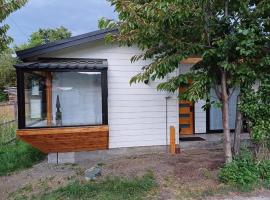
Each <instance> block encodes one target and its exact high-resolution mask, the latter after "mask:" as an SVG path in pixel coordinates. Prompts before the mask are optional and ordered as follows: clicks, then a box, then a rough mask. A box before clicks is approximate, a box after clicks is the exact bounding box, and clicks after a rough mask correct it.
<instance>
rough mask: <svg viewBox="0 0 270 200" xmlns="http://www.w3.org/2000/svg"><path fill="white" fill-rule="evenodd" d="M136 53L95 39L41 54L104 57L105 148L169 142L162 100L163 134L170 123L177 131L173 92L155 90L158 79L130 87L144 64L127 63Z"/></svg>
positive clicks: (140, 62)
mask: <svg viewBox="0 0 270 200" xmlns="http://www.w3.org/2000/svg"><path fill="white" fill-rule="evenodd" d="M139 53H140V51H139V50H138V49H137V48H128V47H126V48H125V47H121V48H120V47H118V45H116V44H115V45H105V44H104V41H99V42H96V43H94V44H93V43H91V44H84V45H81V46H79V47H72V48H67V49H64V50H61V51H58V52H54V53H51V54H47V55H43V56H44V57H63V58H69V57H70V58H104V59H107V60H108V118H109V119H108V123H109V148H118V147H133V146H151V145H166V143H167V141H168V142H169V138H167V140H166V101H167V128H168V129H167V135H168V136H169V126H171V125H173V126H175V128H176V132H178V131H177V130H179V127H178V126H179V125H178V124H179V123H178V120H179V119H178V100H177V95H176V94H168V93H165V92H158V91H157V90H156V85H157V84H158V83H159V82H160V81H156V82H151V81H150V83H149V84H147V85H146V84H144V83H140V84H132V85H131V86H130V84H129V80H130V78H131V77H132V76H133V75H135V74H137V73H138V72H140V71H141V68H142V67H143V66H144V65H145V64H147V61H139V62H136V63H131V62H130V58H131V57H132V56H133V55H135V54H139ZM166 97H169V98H166ZM176 138H178V137H176ZM176 142H177V143H178V142H179V140H178V139H176Z"/></svg>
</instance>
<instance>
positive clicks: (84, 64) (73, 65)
mask: <svg viewBox="0 0 270 200" xmlns="http://www.w3.org/2000/svg"><path fill="white" fill-rule="evenodd" d="M15 68H17V69H91V70H93V69H104V68H108V61H107V60H106V59H76V58H75V59H71V58H44V59H40V60H37V61H34V62H24V63H19V64H16V65H15Z"/></svg>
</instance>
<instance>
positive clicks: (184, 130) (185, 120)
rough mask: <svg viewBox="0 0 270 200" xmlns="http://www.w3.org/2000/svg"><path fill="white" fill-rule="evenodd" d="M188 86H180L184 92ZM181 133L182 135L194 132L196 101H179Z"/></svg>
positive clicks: (180, 89) (180, 90)
mask: <svg viewBox="0 0 270 200" xmlns="http://www.w3.org/2000/svg"><path fill="white" fill-rule="evenodd" d="M184 90H186V88H179V92H180V93H181V92H183V91H184ZM179 133H180V135H192V134H194V103H193V102H190V101H185V100H180V101H179Z"/></svg>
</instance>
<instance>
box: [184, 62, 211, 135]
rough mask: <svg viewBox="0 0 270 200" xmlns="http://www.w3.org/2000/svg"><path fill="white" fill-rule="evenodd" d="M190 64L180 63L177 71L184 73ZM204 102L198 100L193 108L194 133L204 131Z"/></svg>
mask: <svg viewBox="0 0 270 200" xmlns="http://www.w3.org/2000/svg"><path fill="white" fill-rule="evenodd" d="M191 67H192V65H191V64H180V66H179V73H181V74H184V73H187V72H189V70H190V68H191ZM204 104H205V101H204V100H200V101H198V102H196V103H195V108H194V110H195V111H194V118H195V119H194V122H195V133H206V111H204V110H203V109H202V106H203V105H204Z"/></svg>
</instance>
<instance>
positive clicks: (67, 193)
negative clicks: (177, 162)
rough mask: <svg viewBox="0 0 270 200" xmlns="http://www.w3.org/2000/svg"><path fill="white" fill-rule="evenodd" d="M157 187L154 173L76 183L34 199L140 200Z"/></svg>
mask: <svg viewBox="0 0 270 200" xmlns="http://www.w3.org/2000/svg"><path fill="white" fill-rule="evenodd" d="M155 187H156V182H155V179H154V176H153V173H151V172H148V173H146V174H145V175H144V176H142V177H135V178H132V179H131V178H130V179H128V178H123V177H107V178H106V179H104V180H101V181H91V182H85V181H83V182H79V181H75V182H72V183H70V184H68V185H67V186H65V187H61V188H59V189H57V190H54V191H52V192H49V193H44V194H41V195H38V196H36V197H33V199H40V200H58V199H69V200H77V199H80V200H85V199H95V200H131V199H132V200H139V199H144V198H146V197H147V195H148V194H149V192H150V191H151V190H152V189H154V188H155Z"/></svg>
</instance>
